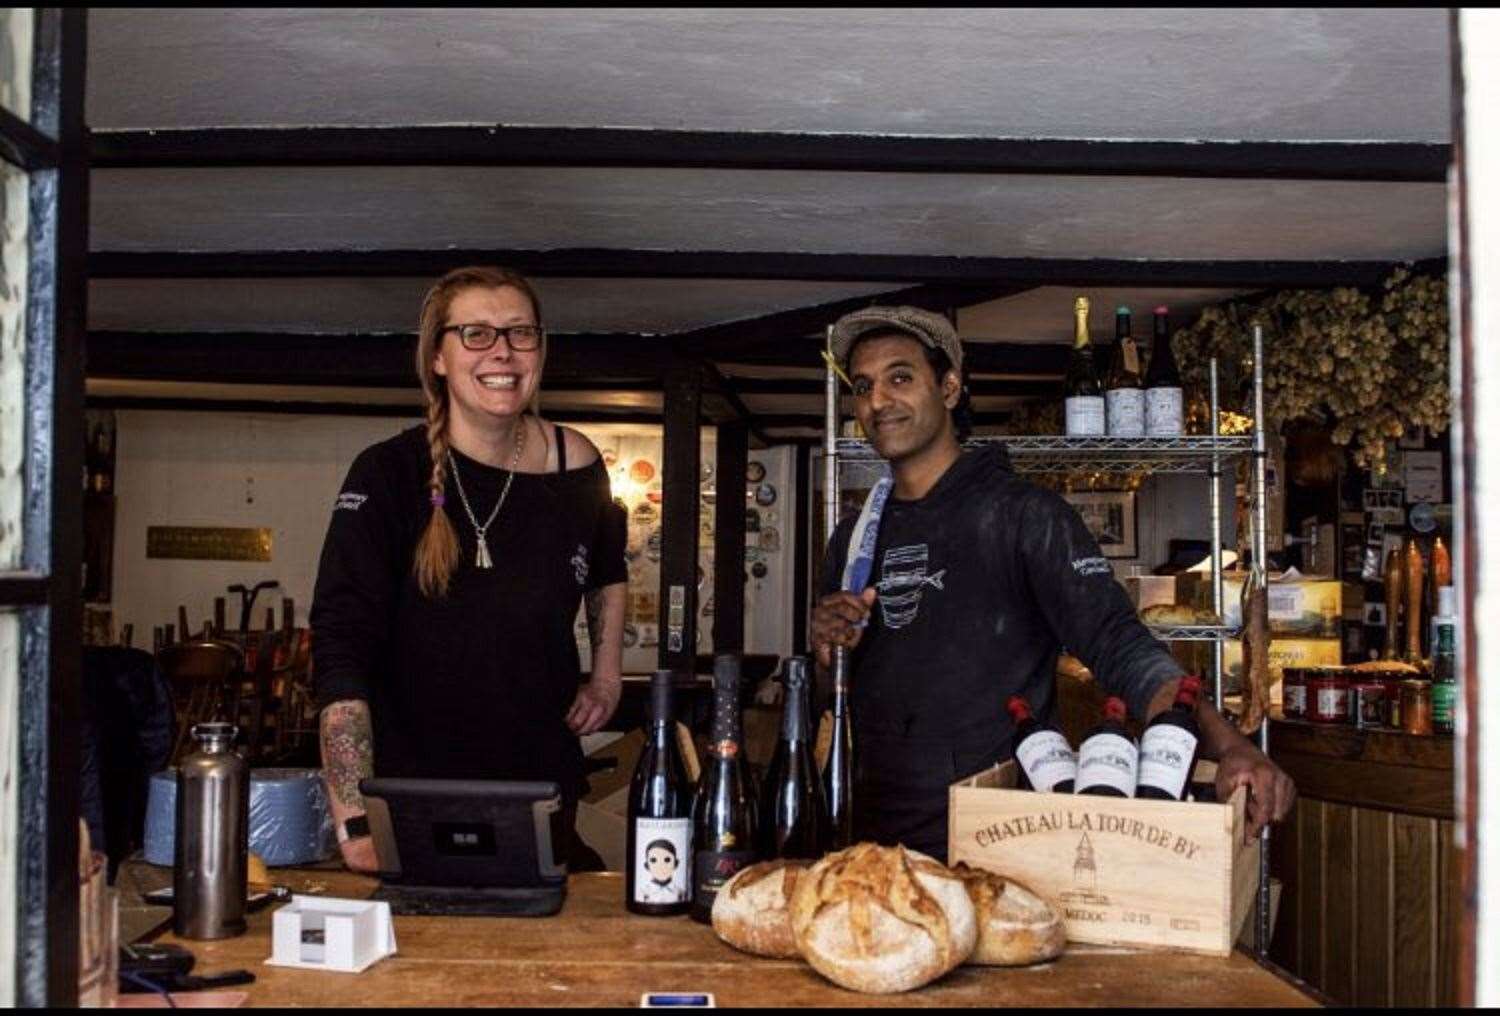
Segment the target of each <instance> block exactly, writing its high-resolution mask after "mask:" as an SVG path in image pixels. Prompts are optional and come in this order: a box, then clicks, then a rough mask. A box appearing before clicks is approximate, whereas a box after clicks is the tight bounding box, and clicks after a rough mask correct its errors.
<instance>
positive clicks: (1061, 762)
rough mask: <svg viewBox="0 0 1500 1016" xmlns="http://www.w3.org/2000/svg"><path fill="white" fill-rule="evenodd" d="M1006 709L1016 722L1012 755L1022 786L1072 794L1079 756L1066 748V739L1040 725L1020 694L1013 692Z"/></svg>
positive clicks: (1046, 791) (1026, 788) (1048, 791)
mask: <svg viewBox="0 0 1500 1016" xmlns="http://www.w3.org/2000/svg"><path fill="white" fill-rule="evenodd" d="M1005 708H1006V709H1007V710H1008V711H1009V712H1010V715H1011V716H1012V717H1014V718H1015V721H1016V739H1015V742H1014V743H1015V751H1014V755H1013V757H1014V758H1015V760H1016V775H1017V778H1018V779H1019V780H1020V784H1021V789H1022V790H1036V791H1039V792H1041V793H1044V794H1071V793H1072V792H1073V781H1074V780H1075V779H1076V778H1077V776H1078V757H1077V756H1076V755H1074V754H1073V749H1072V748H1069V747H1068V739H1067V738H1066V737H1063V735H1062V734H1060V733H1058V732H1057V731H1056V730H1053V729H1052V728H1051V727H1044V726H1042V723H1041V721H1040V720H1038V719H1037V718H1036V717H1035V716H1032V715H1031V707H1030V706H1028V705H1027V704H1026V700H1025V699H1023V698H1022V697H1021V696H1019V695H1012V696H1011V697H1010V701H1009V702H1007V703H1006V705H1005Z"/></svg>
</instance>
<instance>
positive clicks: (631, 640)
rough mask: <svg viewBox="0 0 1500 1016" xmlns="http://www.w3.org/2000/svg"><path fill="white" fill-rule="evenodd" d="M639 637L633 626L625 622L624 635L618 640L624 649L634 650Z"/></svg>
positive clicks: (639, 634)
mask: <svg viewBox="0 0 1500 1016" xmlns="http://www.w3.org/2000/svg"><path fill="white" fill-rule="evenodd" d="M640 637H641V633H640V632H638V631H636V630H635V625H633V624H631V623H629V622H628V621H627V622H626V623H625V634H624V635H623V636H622V637H621V639H620V642H621V644H622V645H624V647H625V648H626V649H634V648H635V644H636V642H638V641H639V640H640Z"/></svg>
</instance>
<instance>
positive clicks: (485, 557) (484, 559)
mask: <svg viewBox="0 0 1500 1016" xmlns="http://www.w3.org/2000/svg"><path fill="white" fill-rule="evenodd" d="M476 542H477V543H478V544H479V551H478V553H476V554H475V555H474V567H476V568H493V567H495V562H493V561H491V560H490V548H489V546H488V545H487V544H486V543H485V542H484V534H483V533H480V534H479V539H478V540H477V541H476Z"/></svg>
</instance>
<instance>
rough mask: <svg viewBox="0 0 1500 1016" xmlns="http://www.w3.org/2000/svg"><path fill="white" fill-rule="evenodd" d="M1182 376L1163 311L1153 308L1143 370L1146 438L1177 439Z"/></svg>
mask: <svg viewBox="0 0 1500 1016" xmlns="http://www.w3.org/2000/svg"><path fill="white" fill-rule="evenodd" d="M1182 434H1183V427H1182V375H1180V374H1179V373H1177V357H1175V356H1174V355H1172V337H1171V333H1170V329H1169V328H1168V327H1167V308H1166V307H1164V306H1163V307H1158V308H1156V312H1155V314H1153V315H1152V322H1151V363H1150V365H1149V366H1147V368H1146V436H1147V437H1181V436H1182Z"/></svg>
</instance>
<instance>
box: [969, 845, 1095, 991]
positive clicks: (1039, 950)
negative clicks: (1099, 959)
mask: <svg viewBox="0 0 1500 1016" xmlns="http://www.w3.org/2000/svg"><path fill="white" fill-rule="evenodd" d="M953 873H954V874H955V875H957V876H958V877H959V878H961V879H963V882H964V887H965V888H967V889H968V890H969V899H970V900H971V901H972V902H973V903H974V919H975V921H976V922H977V923H978V925H979V943H978V944H977V945H975V946H974V952H973V953H972V954H971V955H970V956H969V960H968V961H969V962H970V963H975V964H979V965H982V966H991V967H1019V966H1025V965H1026V964H1028V963H1041V962H1042V961H1044V960H1050V959H1055V958H1056V957H1058V956H1060V955H1062V951H1063V948H1064V947H1065V945H1066V944H1067V939H1068V936H1067V932H1066V930H1065V929H1064V928H1063V922H1062V916H1061V915H1060V914H1058V912H1057V911H1056V910H1054V909H1052V906H1051V905H1050V904H1048V903H1047V901H1046V900H1044V899H1042V898H1041V897H1040V896H1038V895H1037V894H1036V893H1034V892H1032V891H1031V890H1030V889H1027V888H1026V887H1025V886H1023V885H1021V884H1020V883H1019V882H1016V881H1013V880H1012V879H1008V878H1006V877H1005V876H1004V875H997V874H995V873H994V872H992V871H985V870H984V869H982V868H971V867H969V866H968V865H967V864H965V863H964V862H962V861H960V862H958V863H957V864H955V865H954V866H953Z"/></svg>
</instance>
